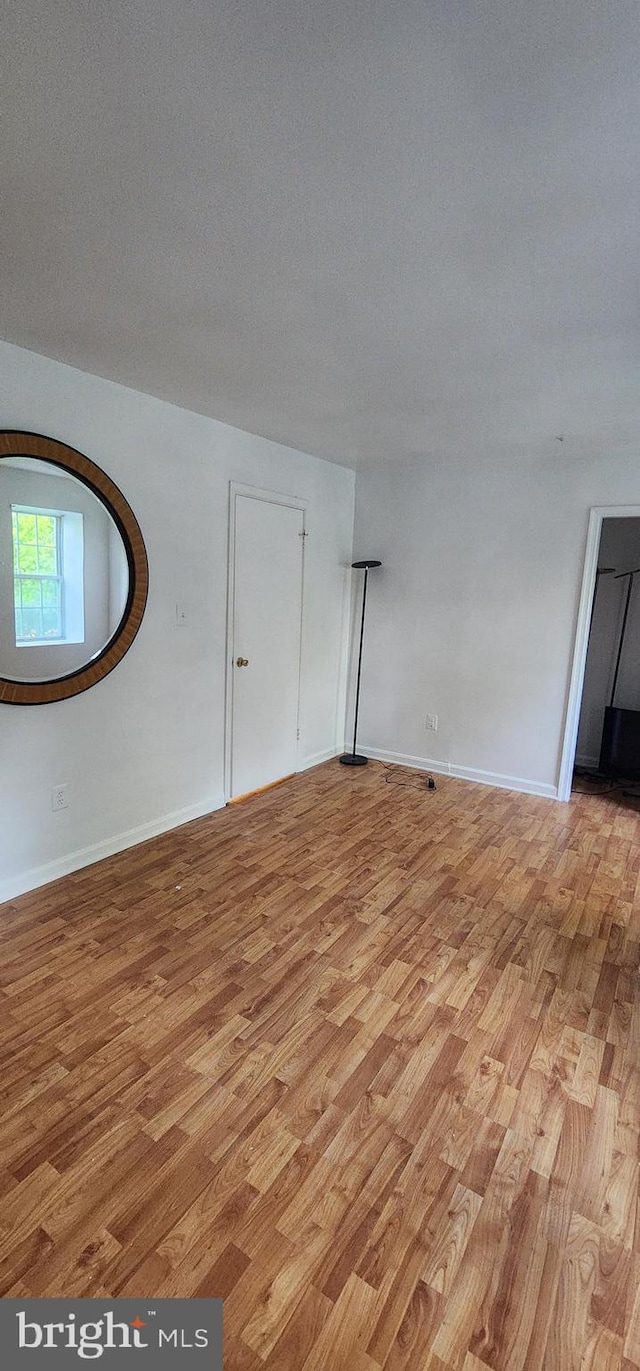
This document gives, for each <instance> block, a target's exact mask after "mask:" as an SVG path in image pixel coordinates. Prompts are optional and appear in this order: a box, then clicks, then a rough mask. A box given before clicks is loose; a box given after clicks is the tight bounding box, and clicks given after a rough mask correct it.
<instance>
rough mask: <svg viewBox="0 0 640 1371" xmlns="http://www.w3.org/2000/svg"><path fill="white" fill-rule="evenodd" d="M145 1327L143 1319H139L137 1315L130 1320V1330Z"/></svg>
mask: <svg viewBox="0 0 640 1371" xmlns="http://www.w3.org/2000/svg"><path fill="white" fill-rule="evenodd" d="M146 1326H147V1325H146V1323H145V1322H144V1319H141V1318H140V1315H139V1314H136V1317H135V1319H132V1320H131V1327H132V1328H146Z"/></svg>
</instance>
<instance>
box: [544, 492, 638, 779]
mask: <svg viewBox="0 0 640 1371" xmlns="http://www.w3.org/2000/svg"><path fill="white" fill-rule="evenodd" d="M638 518H640V505H594V506H593V507H592V509H591V510H590V513H589V527H588V529H587V547H586V552H585V558H584V570H583V573H582V590H581V592H580V605H579V608H578V623H577V627H576V636H575V644H574V649H573V665H572V668H571V683H570V686H569V696H568V701H567V714H566V721H565V727H564V740H563V745H562V758H561V761H560V771H559V774H558V799H559V800H564V801H567V800H570V799H571V781H572V778H573V766H574V762H575V757H576V746H577V742H578V725H579V723H580V709H581V706H582V693H583V689H584V673H585V668H586V665H587V649H588V646H589V627H590V624H591V610H592V608H593V597H594V594H595V588H596V570H597V566H598V554H599V551H600V537H601V534H602V524H603V521H604V520H605V519H638Z"/></svg>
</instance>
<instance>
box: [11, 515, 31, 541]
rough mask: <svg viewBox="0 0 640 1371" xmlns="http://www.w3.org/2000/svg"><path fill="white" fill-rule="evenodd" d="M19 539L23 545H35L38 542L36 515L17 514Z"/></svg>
mask: <svg viewBox="0 0 640 1371" xmlns="http://www.w3.org/2000/svg"><path fill="white" fill-rule="evenodd" d="M14 517H15V521H16V530H17V537H18V538H19V539H20V542H21V543H35V541H36V516H35V514H16V515H15V516H14Z"/></svg>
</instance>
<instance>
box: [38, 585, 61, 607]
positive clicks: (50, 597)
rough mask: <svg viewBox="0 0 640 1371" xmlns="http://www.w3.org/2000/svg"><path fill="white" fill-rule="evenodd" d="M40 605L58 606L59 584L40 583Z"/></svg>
mask: <svg viewBox="0 0 640 1371" xmlns="http://www.w3.org/2000/svg"><path fill="white" fill-rule="evenodd" d="M42 603H43V605H47V606H49V605H55V606H57V605H59V603H60V584H59V582H58V581H43V582H42Z"/></svg>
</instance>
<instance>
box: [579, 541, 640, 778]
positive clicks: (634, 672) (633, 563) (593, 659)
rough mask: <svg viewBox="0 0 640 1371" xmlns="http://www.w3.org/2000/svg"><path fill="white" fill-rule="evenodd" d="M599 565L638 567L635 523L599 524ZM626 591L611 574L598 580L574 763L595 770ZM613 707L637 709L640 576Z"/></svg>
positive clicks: (619, 568) (622, 582)
mask: <svg viewBox="0 0 640 1371" xmlns="http://www.w3.org/2000/svg"><path fill="white" fill-rule="evenodd" d="M598 566H599V567H614V568H615V570H616V571H618V572H621V571H633V569H634V568H635V567H640V519H604V520H603V524H602V533H601V537H600V550H599V554H598ZM627 586H628V581H626V580H617V579H616V577H615V576H613V575H610V576H601V577H599V579H598V588H597V593H596V597H595V602H594V608H593V618H592V621H591V632H590V636H589V651H588V653H587V662H586V668H585V673H584V686H583V691H582V705H581V709H580V725H579V728H578V743H577V750H576V760H577V762H578V763H580V764H581V765H583V766H597V765H598V760H599V757H600V743H601V739H602V725H603V722H604V710H605V705H608V704H609V701H610V699H611V690H612V687H613V678H614V675H615V664H616V655H617V651H618V644H619V641H620V632H621V629H622V619H623V615H624V606H625V602H626V598H627ZM615 704H616V705H618V706H619V707H620V708H621V709H640V576H638V577H637V578H636V580H635V583H634V588H633V592H632V595H631V600H630V602H629V613H628V615H627V624H626V629H625V635H624V647H623V652H622V657H621V659H620V670H619V673H618V680H617V683H616V694H615Z"/></svg>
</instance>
